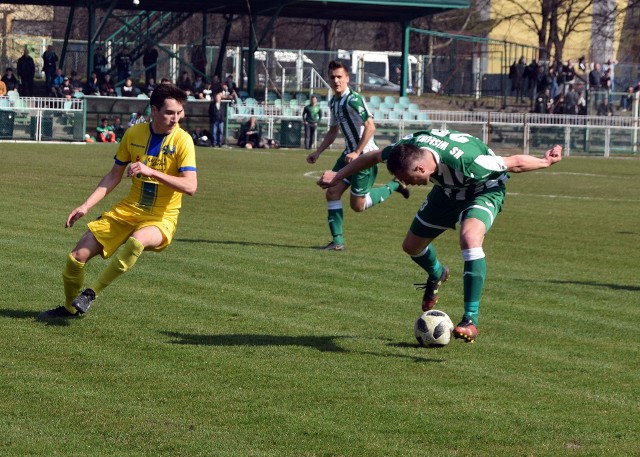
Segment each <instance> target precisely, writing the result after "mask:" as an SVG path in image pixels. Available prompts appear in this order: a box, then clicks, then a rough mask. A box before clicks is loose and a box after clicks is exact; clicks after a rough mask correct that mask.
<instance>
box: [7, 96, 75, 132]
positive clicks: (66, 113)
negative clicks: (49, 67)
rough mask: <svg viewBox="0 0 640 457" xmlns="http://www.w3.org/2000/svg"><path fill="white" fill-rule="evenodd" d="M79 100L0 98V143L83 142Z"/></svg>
mask: <svg viewBox="0 0 640 457" xmlns="http://www.w3.org/2000/svg"><path fill="white" fill-rule="evenodd" d="M85 130H86V116H85V103H84V100H82V99H73V100H66V99H61V98H45V97H20V96H19V95H17V92H16V91H10V92H9V96H7V97H0V140H32V141H84V135H85Z"/></svg>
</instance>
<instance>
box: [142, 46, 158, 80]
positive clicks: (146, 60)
mask: <svg viewBox="0 0 640 457" xmlns="http://www.w3.org/2000/svg"><path fill="white" fill-rule="evenodd" d="M142 65H144V83H145V84H147V85H148V84H149V82H150V81H151V80H152V79H153V81H154V83H155V80H156V79H157V76H156V73H157V69H158V66H157V65H158V50H157V49H156V48H155V47H153V44H151V43H149V44H147V47H146V48H145V50H144V54H143V55H142Z"/></svg>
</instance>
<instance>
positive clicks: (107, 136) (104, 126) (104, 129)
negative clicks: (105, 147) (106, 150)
mask: <svg viewBox="0 0 640 457" xmlns="http://www.w3.org/2000/svg"><path fill="white" fill-rule="evenodd" d="M96 141H97V142H98V143H115V142H116V134H115V133H114V131H113V126H112V125H109V119H107V118H106V117H103V118H102V119H101V120H100V125H99V126H97V127H96Z"/></svg>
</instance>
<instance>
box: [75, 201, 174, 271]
mask: <svg viewBox="0 0 640 457" xmlns="http://www.w3.org/2000/svg"><path fill="white" fill-rule="evenodd" d="M177 223H178V218H177V217H167V216H164V217H161V216H155V215H149V214H144V213H141V212H140V211H137V210H132V208H131V207H130V206H129V205H123V204H120V203H119V204H117V205H116V206H114V207H113V208H111V209H110V210H109V211H107V212H105V213H102V215H101V216H100V217H98V218H97V219H96V220H95V221H92V222H89V223H88V224H87V227H89V230H91V233H93V236H95V238H96V240H98V242H99V243H100V244H101V245H102V257H104V258H105V259H106V258H109V257H111V255H113V253H114V252H116V250H117V249H118V248H119V247H120V246H121V245H122V244H124V243H125V242H126V241H127V240H128V239H129V237H130V236H131V235H132V234H133V233H134V232H135V231H137V230H139V229H141V228H143V227H149V226H153V227H158V229H159V230H160V232H162V238H163V240H162V243H161V244H160V245H159V246H156V247H155V248H150V249H149V250H151V251H158V252H159V251H162V250H163V249H165V248H166V247H167V246H169V245H170V244H171V241H172V240H173V235H174V234H175V233H176V224H177Z"/></svg>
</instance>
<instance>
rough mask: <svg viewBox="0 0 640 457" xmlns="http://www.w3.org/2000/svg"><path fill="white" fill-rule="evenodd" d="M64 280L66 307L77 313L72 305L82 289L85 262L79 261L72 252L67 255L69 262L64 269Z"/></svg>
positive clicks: (72, 312)
mask: <svg viewBox="0 0 640 457" xmlns="http://www.w3.org/2000/svg"><path fill="white" fill-rule="evenodd" d="M62 280H63V282H64V297H65V300H64V307H65V308H66V309H67V311H69V312H70V313H71V314H75V313H76V312H77V311H76V309H75V308H74V307H73V306H71V302H72V301H73V299H74V298H76V296H77V295H78V294H79V293H80V291H81V290H82V285H83V284H84V263H82V262H78V261H77V260H76V259H75V257H73V255H72V254H71V253H70V254H69V255H68V256H67V264H66V265H65V266H64V270H63V271H62Z"/></svg>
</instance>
